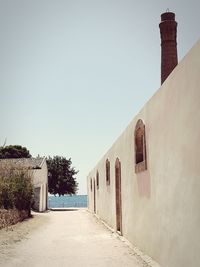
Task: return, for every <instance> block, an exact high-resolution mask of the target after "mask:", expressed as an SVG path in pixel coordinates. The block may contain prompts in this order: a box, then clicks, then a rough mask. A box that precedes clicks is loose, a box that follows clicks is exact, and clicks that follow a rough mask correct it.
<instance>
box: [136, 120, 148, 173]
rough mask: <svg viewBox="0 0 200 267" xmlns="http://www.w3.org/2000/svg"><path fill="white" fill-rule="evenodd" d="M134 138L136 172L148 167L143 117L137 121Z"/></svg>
mask: <svg viewBox="0 0 200 267" xmlns="http://www.w3.org/2000/svg"><path fill="white" fill-rule="evenodd" d="M134 138H135V172H136V173H139V172H142V171H145V170H146V169H147V160H146V136H145V124H144V123H143V121H142V120H141V119H139V120H138V121H137V124H136V126H135V133H134Z"/></svg>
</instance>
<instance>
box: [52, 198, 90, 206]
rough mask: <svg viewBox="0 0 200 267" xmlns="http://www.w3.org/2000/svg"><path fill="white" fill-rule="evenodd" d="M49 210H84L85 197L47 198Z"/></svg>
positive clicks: (85, 204)
mask: <svg viewBox="0 0 200 267" xmlns="http://www.w3.org/2000/svg"><path fill="white" fill-rule="evenodd" d="M48 207H49V208H86V207H87V195H73V196H60V197H59V196H52V195H49V196H48Z"/></svg>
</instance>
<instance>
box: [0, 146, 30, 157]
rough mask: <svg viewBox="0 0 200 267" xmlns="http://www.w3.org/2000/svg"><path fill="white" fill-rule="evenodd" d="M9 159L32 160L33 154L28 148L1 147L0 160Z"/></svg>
mask: <svg viewBox="0 0 200 267" xmlns="http://www.w3.org/2000/svg"><path fill="white" fill-rule="evenodd" d="M8 158H31V154H30V153H29V151H28V150H27V148H26V147H22V146H19V145H14V146H5V147H3V146H1V147H0V159H8Z"/></svg>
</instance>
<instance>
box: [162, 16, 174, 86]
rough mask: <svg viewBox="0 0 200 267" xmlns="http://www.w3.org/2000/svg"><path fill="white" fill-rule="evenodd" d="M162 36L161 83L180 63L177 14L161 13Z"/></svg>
mask: <svg viewBox="0 0 200 267" xmlns="http://www.w3.org/2000/svg"><path fill="white" fill-rule="evenodd" d="M159 27H160V37H161V84H162V83H163V82H164V81H165V80H166V79H167V77H168V76H169V75H170V73H171V72H172V71H173V69H174V68H175V67H176V65H177V64H178V56H177V42H176V31H177V22H176V21H175V14H174V13H172V12H165V13H163V14H162V15H161V23H160V24H159Z"/></svg>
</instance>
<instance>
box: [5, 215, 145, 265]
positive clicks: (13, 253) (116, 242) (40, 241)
mask: <svg viewBox="0 0 200 267" xmlns="http://www.w3.org/2000/svg"><path fill="white" fill-rule="evenodd" d="M0 266H4V267H6V266H9V267H12V266H20V267H33V266H34V267H36V266H37V267H43V266H44V267H45V266H47V267H51V266H54V267H55V266H59V267H63V266H69V267H80V266H81V267H82V266H83V267H90V266H95V267H112V266H113V267H139V266H145V265H142V264H139V262H138V258H136V257H135V255H134V253H133V251H132V250H131V249H130V248H129V247H128V246H127V244H126V243H124V242H122V241H121V240H120V239H119V238H118V237H117V235H116V234H113V233H112V232H111V231H109V230H108V229H107V228H106V227H105V226H104V225H103V224H102V223H101V222H99V221H98V220H97V219H96V218H95V217H94V216H93V215H92V214H90V213H89V212H87V211H86V210H77V211H52V212H49V213H44V214H36V215H34V218H33V219H30V220H27V221H25V222H23V223H20V224H17V225H15V226H14V227H12V228H9V229H8V230H5V229H4V230H1V231H0Z"/></svg>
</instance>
